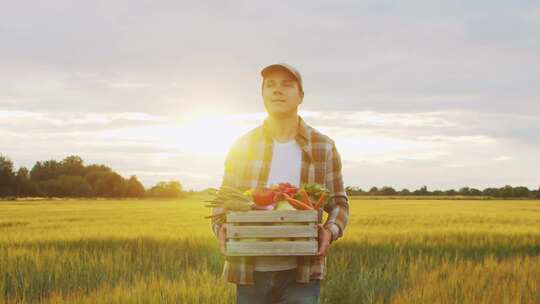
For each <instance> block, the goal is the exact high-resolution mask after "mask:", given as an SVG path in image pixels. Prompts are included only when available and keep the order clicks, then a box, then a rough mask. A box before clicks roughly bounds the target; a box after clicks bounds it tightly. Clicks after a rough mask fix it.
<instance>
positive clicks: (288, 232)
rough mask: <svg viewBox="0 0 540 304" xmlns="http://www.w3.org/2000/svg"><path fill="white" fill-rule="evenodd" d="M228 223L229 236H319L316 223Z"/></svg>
mask: <svg viewBox="0 0 540 304" xmlns="http://www.w3.org/2000/svg"><path fill="white" fill-rule="evenodd" d="M226 225H227V237H228V238H284V237H289V238H292V237H317V236H318V230H317V226H316V225H315V223H308V224H296V226H295V225H287V224H283V225H276V226H256V225H250V226H238V225H231V224H226Z"/></svg>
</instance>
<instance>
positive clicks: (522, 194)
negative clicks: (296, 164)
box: [345, 185, 540, 199]
mask: <svg viewBox="0 0 540 304" xmlns="http://www.w3.org/2000/svg"><path fill="white" fill-rule="evenodd" d="M345 191H346V192H347V195H360V196H361V195H365V196H368V195H405V196H406V195H419V196H457V195H461V196H489V197H498V198H511V197H512V198H531V199H534V198H540V187H539V188H538V189H537V190H530V189H529V188H527V187H524V186H517V187H512V186H510V185H505V186H504V187H499V188H485V189H483V190H479V189H475V188H470V187H462V188H460V189H459V190H454V189H450V190H433V191H429V190H428V189H427V186H422V187H420V189H416V190H414V191H410V190H408V189H402V190H399V191H397V190H395V189H394V188H392V187H389V186H383V187H381V188H377V187H371V188H370V189H369V190H368V191H364V190H362V189H361V188H359V187H354V186H348V187H346V188H345Z"/></svg>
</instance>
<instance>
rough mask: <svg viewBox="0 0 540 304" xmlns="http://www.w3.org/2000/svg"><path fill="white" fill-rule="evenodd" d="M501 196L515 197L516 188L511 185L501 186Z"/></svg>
mask: <svg viewBox="0 0 540 304" xmlns="http://www.w3.org/2000/svg"><path fill="white" fill-rule="evenodd" d="M499 196H500V197H514V196H515V195H514V188H512V186H510V185H506V186H504V187H502V188H499Z"/></svg>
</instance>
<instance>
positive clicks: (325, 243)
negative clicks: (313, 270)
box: [317, 223, 332, 256]
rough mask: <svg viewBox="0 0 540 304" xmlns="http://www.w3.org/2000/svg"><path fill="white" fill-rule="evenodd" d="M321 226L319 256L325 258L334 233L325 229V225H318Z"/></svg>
mask: <svg viewBox="0 0 540 304" xmlns="http://www.w3.org/2000/svg"><path fill="white" fill-rule="evenodd" d="M318 226H319V252H317V255H319V256H325V255H326V251H327V250H328V247H329V246H330V241H331V240H332V233H331V232H330V231H329V230H328V229H326V228H324V226H323V224H320V223H319V224H318Z"/></svg>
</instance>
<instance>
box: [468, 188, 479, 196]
mask: <svg viewBox="0 0 540 304" xmlns="http://www.w3.org/2000/svg"><path fill="white" fill-rule="evenodd" d="M469 193H470V195H474V196H480V195H482V191H480V190H478V189H475V188H471V189H469Z"/></svg>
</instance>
